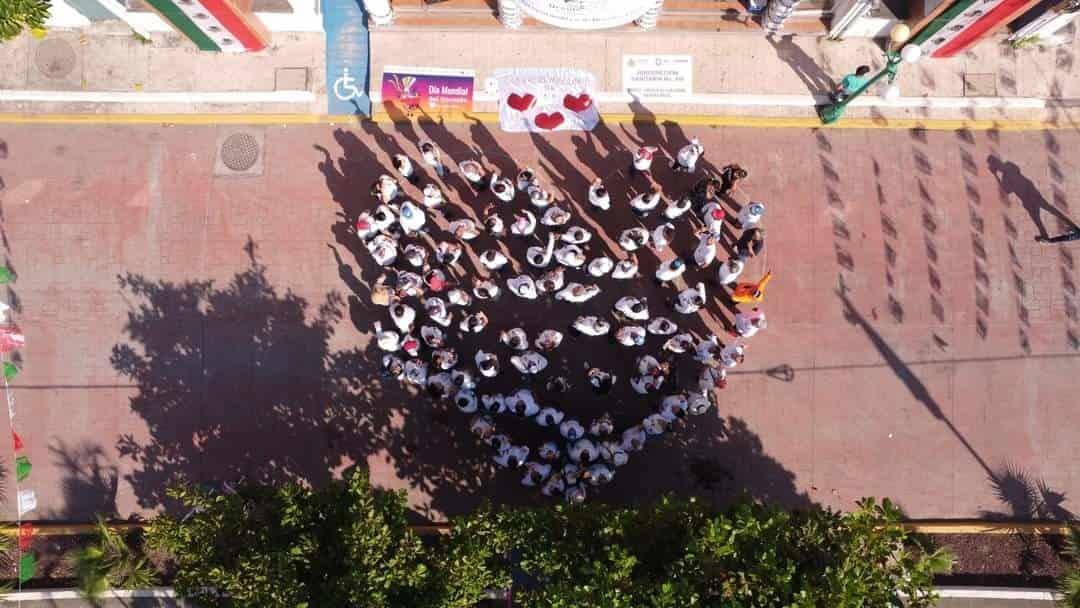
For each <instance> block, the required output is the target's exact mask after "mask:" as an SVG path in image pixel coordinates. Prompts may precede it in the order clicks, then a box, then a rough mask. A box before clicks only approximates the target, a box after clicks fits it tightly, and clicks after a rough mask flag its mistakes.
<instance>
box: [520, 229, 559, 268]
mask: <svg viewBox="0 0 1080 608" xmlns="http://www.w3.org/2000/svg"><path fill="white" fill-rule="evenodd" d="M554 253H555V235H554V234H548V240H547V246H546V247H540V246H538V245H533V246H532V247H529V248H528V249H527V250H525V261H526V262H528V263H529V265H530V266H533V267H535V268H544V267H545V266H547V265H548V264H550V263H551V256H552V255H553V254H554Z"/></svg>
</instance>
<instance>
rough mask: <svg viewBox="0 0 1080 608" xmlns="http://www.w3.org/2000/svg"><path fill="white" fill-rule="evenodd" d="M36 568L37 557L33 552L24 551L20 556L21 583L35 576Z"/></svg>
mask: <svg viewBox="0 0 1080 608" xmlns="http://www.w3.org/2000/svg"><path fill="white" fill-rule="evenodd" d="M35 570H37V558H36V557H34V554H33V553H23V554H22V556H21V557H20V558H19V584H20V585H21V584H23V583H25V582H26V581H28V580H30V579H32V578H34V571H35Z"/></svg>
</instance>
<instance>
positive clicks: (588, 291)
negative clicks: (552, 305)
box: [555, 283, 600, 304]
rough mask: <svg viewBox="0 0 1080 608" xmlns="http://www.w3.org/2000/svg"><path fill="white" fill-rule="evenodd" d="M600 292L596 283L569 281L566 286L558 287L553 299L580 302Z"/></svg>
mask: <svg viewBox="0 0 1080 608" xmlns="http://www.w3.org/2000/svg"><path fill="white" fill-rule="evenodd" d="M598 293H600V288H599V287H597V286H596V285H582V284H581V283H570V284H569V285H567V286H566V287H564V288H562V289H560V290H559V291H558V293H556V294H555V299H556V300H560V301H563V302H572V303H574V304H580V303H582V302H587V301H589V300H591V299H592V298H593V297H595V296H596V294H598Z"/></svg>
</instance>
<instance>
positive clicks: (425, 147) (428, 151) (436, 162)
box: [420, 141, 446, 177]
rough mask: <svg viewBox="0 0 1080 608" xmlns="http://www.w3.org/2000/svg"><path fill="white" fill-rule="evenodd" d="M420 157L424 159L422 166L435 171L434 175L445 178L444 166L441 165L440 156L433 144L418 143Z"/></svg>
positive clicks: (427, 142) (428, 142) (426, 142)
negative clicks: (424, 165)
mask: <svg viewBox="0 0 1080 608" xmlns="http://www.w3.org/2000/svg"><path fill="white" fill-rule="evenodd" d="M420 155H421V156H423V157H424V164H426V165H428V166H429V167H431V168H432V169H435V174H436V175H438V176H439V177H446V166H444V165H443V162H442V155H440V154H439V149H438V148H436V147H435V144H433V143H431V142H430V141H424V142H420Z"/></svg>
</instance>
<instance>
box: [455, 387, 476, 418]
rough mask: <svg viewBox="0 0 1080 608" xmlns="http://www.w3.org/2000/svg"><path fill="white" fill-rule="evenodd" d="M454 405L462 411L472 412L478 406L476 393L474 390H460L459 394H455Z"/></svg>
mask: <svg viewBox="0 0 1080 608" xmlns="http://www.w3.org/2000/svg"><path fill="white" fill-rule="evenodd" d="M454 405H456V406H457V408H458V409H459V410H461V411H462V412H464V413H466V414H472V413H473V412H475V411H476V407H477V405H476V395H474V394H473V393H472V391H458V392H457V394H456V395H454Z"/></svg>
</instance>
